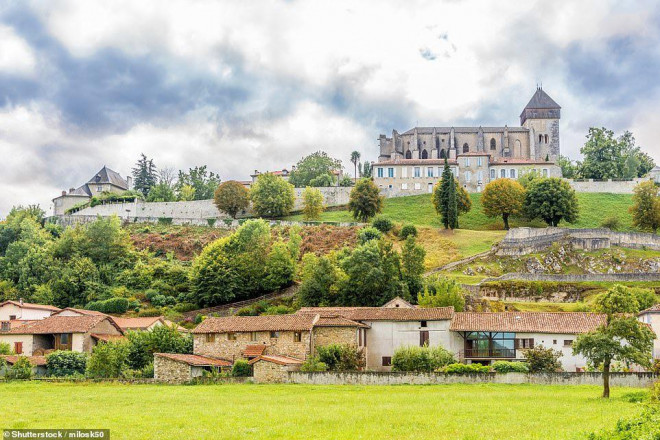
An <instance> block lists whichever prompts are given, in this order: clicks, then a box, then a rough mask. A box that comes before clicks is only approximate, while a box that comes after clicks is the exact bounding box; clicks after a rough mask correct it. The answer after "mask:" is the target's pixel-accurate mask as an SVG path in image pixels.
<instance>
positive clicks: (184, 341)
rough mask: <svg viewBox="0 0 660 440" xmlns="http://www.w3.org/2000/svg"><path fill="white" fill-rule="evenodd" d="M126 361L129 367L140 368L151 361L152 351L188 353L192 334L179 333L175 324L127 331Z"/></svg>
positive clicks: (191, 347) (190, 351)
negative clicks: (145, 329)
mask: <svg viewBox="0 0 660 440" xmlns="http://www.w3.org/2000/svg"><path fill="white" fill-rule="evenodd" d="M126 339H127V340H128V342H127V345H128V354H127V362H128V365H129V366H130V368H132V369H135V370H140V369H142V368H144V367H145V366H147V365H149V364H150V363H153V360H154V353H183V354H190V353H192V350H193V341H192V335H190V334H186V333H181V332H180V331H179V330H178V329H177V328H176V327H175V326H167V325H159V326H156V327H154V328H152V329H151V330H147V331H129V332H127V334H126Z"/></svg>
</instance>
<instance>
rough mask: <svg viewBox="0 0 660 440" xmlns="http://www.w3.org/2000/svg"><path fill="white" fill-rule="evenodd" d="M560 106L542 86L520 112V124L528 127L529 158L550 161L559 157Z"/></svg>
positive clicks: (554, 160)
mask: <svg viewBox="0 0 660 440" xmlns="http://www.w3.org/2000/svg"><path fill="white" fill-rule="evenodd" d="M560 114H561V107H560V106H559V104H557V103H556V102H555V101H554V100H553V99H552V98H551V97H550V96H548V94H547V93H545V92H544V91H543V88H541V87H537V88H536V93H534V96H532V99H531V100H530V101H529V103H528V104H527V105H526V106H525V108H524V109H523V111H522V113H521V114H520V125H522V126H523V127H525V128H527V129H529V149H530V159H535V160H545V158H546V157H547V158H548V159H549V161H550V162H556V161H557V159H559V154H560V149H559V119H560Z"/></svg>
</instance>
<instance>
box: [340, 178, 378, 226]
mask: <svg viewBox="0 0 660 440" xmlns="http://www.w3.org/2000/svg"><path fill="white" fill-rule="evenodd" d="M382 209H383V198H382V197H381V195H380V190H379V189H378V187H377V186H376V184H375V183H374V182H373V180H371V179H367V178H363V179H360V180H359V181H358V182H357V183H356V184H355V187H354V188H353V189H352V190H351V195H350V199H349V202H348V210H349V211H350V212H351V213H352V214H353V218H355V219H357V220H360V221H362V222H367V221H369V219H370V218H371V217H373V216H375V215H376V214H378V213H379V212H380V211H381V210H382Z"/></svg>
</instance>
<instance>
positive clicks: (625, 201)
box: [287, 193, 632, 230]
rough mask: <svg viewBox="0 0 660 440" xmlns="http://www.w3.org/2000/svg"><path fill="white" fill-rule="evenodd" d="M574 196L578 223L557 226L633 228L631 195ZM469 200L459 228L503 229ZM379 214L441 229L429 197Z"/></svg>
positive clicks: (400, 200)
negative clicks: (613, 221)
mask: <svg viewBox="0 0 660 440" xmlns="http://www.w3.org/2000/svg"><path fill="white" fill-rule="evenodd" d="M577 196H578V201H579V204H580V218H579V220H578V221H577V222H576V223H574V224H572V225H571V224H568V223H561V224H560V226H563V227H570V228H597V227H599V226H600V224H601V222H602V221H603V219H605V218H607V217H611V216H616V217H619V219H620V221H621V227H622V229H624V230H629V229H631V228H632V218H631V216H630V213H629V212H628V207H629V206H630V205H631V198H632V196H631V195H630V194H608V193H578V194H577ZM470 198H471V199H472V210H471V211H470V212H468V213H467V214H464V215H462V216H461V217H460V218H459V223H460V227H461V228H462V229H474V230H492V229H503V224H502V221H501V220H499V219H493V218H488V217H486V216H485V215H484V213H483V211H482V209H481V202H480V200H481V194H470ZM382 214H383V215H385V216H387V217H389V218H391V219H392V220H394V221H395V222H402V223H413V224H415V225H418V226H432V227H440V218H439V217H438V215H437V214H436V212H435V210H434V209H433V204H432V203H431V196H430V195H429V194H423V195H419V196H409V197H397V198H392V199H385V202H384V207H383V213H382ZM287 219H288V220H302V215H295V216H291V217H287ZM321 219H322V220H324V221H342V222H350V221H354V220H353V218H352V217H351V215H350V213H349V212H348V211H327V212H324V213H323V215H322V218H321ZM510 223H511V226H512V227H516V226H539V227H543V226H545V224H544V223H543V222H541V221H534V222H531V223H529V222H523V221H520V220H516V219H513V220H512V221H511V222H510Z"/></svg>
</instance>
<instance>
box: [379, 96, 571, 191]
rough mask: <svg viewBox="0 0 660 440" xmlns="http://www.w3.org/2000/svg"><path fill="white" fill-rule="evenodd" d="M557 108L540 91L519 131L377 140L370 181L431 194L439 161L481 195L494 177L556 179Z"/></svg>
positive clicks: (437, 130) (435, 132)
mask: <svg viewBox="0 0 660 440" xmlns="http://www.w3.org/2000/svg"><path fill="white" fill-rule="evenodd" d="M560 112H561V107H560V106H559V105H558V104H557V103H556V102H555V101H554V100H553V99H552V98H551V97H550V96H548V94H547V93H546V92H545V91H544V90H543V89H542V88H541V87H537V89H536V92H535V93H534V96H532V99H531V100H530V101H529V103H528V104H527V105H526V106H525V108H524V109H523V111H522V113H521V114H520V125H521V126H520V127H508V126H506V125H505V126H503V127H446V126H445V127H414V128H412V129H410V130H408V131H406V132H404V133H399V132H397V131H396V130H393V131H392V137H391V138H388V137H387V136H385V135H382V134H381V135H380V136H379V139H378V140H379V143H380V155H379V157H378V162H377V163H374V165H373V169H374V179H375V181H376V183H377V185H379V186H380V187H381V188H388V189H390V190H393V191H394V192H396V193H399V192H400V193H401V195H404V194H406V193H411V194H413V193H419V192H420V191H422V192H423V191H428V192H430V191H431V190H432V188H433V185H434V184H435V183H436V182H437V181H438V180H439V179H440V177H441V174H442V168H443V166H444V161H445V159H447V161H448V163H449V165H450V166H451V168H452V171H453V172H454V175H455V176H456V177H457V178H458V181H459V183H460V184H461V185H462V186H463V187H464V188H466V189H467V190H468V191H469V192H481V190H482V189H483V187H484V186H485V185H486V184H487V183H488V182H490V181H492V180H495V179H498V178H512V179H516V178H518V177H519V176H520V175H522V174H524V173H526V172H529V171H532V170H534V171H536V172H537V173H538V174H539V175H542V176H551V177H558V176H561V169H560V168H559V166H557V165H556V161H557V159H558V158H559V153H560V150H559V119H560Z"/></svg>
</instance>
